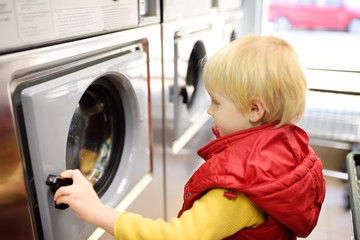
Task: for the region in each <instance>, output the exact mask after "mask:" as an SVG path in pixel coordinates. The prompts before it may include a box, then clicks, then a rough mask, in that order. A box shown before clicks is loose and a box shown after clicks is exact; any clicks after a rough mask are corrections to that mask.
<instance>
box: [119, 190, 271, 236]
mask: <svg viewBox="0 0 360 240" xmlns="http://www.w3.org/2000/svg"><path fill="white" fill-rule="evenodd" d="M225 191H227V190H226V189H220V188H217V189H212V190H210V191H209V192H208V193H206V194H205V195H204V196H203V197H202V198H200V199H199V200H197V201H195V203H194V205H193V207H192V208H191V209H190V210H188V211H185V212H184V213H183V215H182V216H181V217H180V218H173V219H172V220H171V222H170V223H167V222H165V221H163V220H152V219H148V218H143V217H141V216H140V215H138V214H134V213H129V212H124V213H122V214H121V215H120V217H119V218H118V220H117V222H116V223H115V226H114V234H115V238H116V239H121V240H125V239H154V240H159V239H187V240H189V239H223V238H225V237H227V236H231V235H233V234H234V233H236V232H238V231H239V230H241V229H243V228H251V227H256V226H258V225H259V224H261V223H263V222H264V221H265V214H264V212H263V211H262V210H261V209H260V208H259V207H257V206H256V205H255V204H254V203H253V202H251V201H250V200H249V199H248V198H246V197H245V196H244V195H243V194H238V197H237V198H236V199H235V200H234V199H228V198H226V197H224V192H225Z"/></svg>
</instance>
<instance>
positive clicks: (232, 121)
mask: <svg viewBox="0 0 360 240" xmlns="http://www.w3.org/2000/svg"><path fill="white" fill-rule="evenodd" d="M209 95H210V97H211V104H210V106H209V108H208V110H207V113H208V114H209V115H210V116H212V117H213V121H214V123H215V125H216V126H217V127H218V129H219V131H220V135H221V136H225V135H228V134H230V133H234V132H237V131H240V130H244V129H248V128H251V127H253V124H252V123H251V122H250V119H249V115H248V114H247V113H245V114H244V113H242V112H240V111H239V110H238V108H237V107H236V106H235V105H234V104H233V102H232V101H230V100H228V99H227V98H226V97H225V96H224V95H223V94H221V93H220V92H213V91H212V92H209Z"/></svg>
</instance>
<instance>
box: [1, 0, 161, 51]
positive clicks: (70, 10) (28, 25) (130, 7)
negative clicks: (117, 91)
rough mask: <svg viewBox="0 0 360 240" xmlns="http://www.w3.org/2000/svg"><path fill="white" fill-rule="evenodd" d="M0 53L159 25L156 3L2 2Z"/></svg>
mask: <svg viewBox="0 0 360 240" xmlns="http://www.w3.org/2000/svg"><path fill="white" fill-rule="evenodd" d="M0 18H1V21H0V28H1V29H2V30H3V32H6V37H2V38H1V39H0V52H10V51H16V50H18V49H25V48H29V47H34V46H40V45H43V44H51V43H54V42H60V41H63V42H64V41H68V40H70V39H75V38H84V37H89V36H93V35H99V34H104V33H106V32H113V31H119V30H123V29H129V28H133V27H137V26H139V25H148V24H152V23H160V3H159V0H140V1H134V0H122V1H113V0H108V1H103V0H93V1H90V2H89V1H82V0H75V1H74V0H63V1H57V0H37V1H11V0H4V1H2V5H1V11H0Z"/></svg>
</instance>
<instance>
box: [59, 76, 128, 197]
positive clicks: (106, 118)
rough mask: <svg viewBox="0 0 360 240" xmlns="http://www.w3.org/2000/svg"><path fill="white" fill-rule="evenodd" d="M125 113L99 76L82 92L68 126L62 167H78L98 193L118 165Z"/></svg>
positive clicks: (115, 93)
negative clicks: (64, 158)
mask: <svg viewBox="0 0 360 240" xmlns="http://www.w3.org/2000/svg"><path fill="white" fill-rule="evenodd" d="M124 138H125V113H124V108H123V104H122V100H121V96H120V95H119V92H118V91H117V90H116V87H115V86H114V85H113V84H112V83H111V81H110V79H108V78H100V79H98V80H96V81H95V82H94V83H93V84H92V85H90V86H89V87H88V89H87V90H86V91H85V93H84V94H83V95H82V97H81V99H80V101H79V103H78V105H77V107H76V109H75V111H74V114H73V118H72V120H71V124H70V127H69V133H68V139H67V149H66V168H67V169H80V171H81V173H82V174H83V175H84V176H85V177H86V178H87V179H88V180H89V181H90V182H91V183H92V184H93V186H94V189H95V190H96V192H97V193H98V195H99V196H101V195H102V194H103V193H104V192H105V191H106V189H107V188H108V187H109V185H110V184H111V181H112V180H113V178H114V176H115V173H116V170H117V168H118V166H119V164H120V160H121V155H122V150H123V145H124Z"/></svg>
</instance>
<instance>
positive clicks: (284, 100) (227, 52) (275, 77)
mask: <svg viewBox="0 0 360 240" xmlns="http://www.w3.org/2000/svg"><path fill="white" fill-rule="evenodd" d="M203 78H204V84H205V87H206V89H207V90H208V91H220V92H222V93H223V94H224V95H225V96H226V97H227V98H228V99H229V100H231V101H232V102H233V103H234V104H235V106H236V107H237V108H238V109H239V110H240V111H241V112H243V113H245V111H246V109H248V107H250V106H251V103H252V101H254V100H261V101H262V103H263V104H264V108H265V114H264V116H263V119H262V122H264V123H265V122H273V121H276V120H278V121H280V123H279V124H278V125H277V127H280V126H282V125H284V124H288V123H296V122H297V121H299V120H300V119H301V117H302V115H303V113H304V109H305V101H306V91H307V86H306V79H305V76H304V72H303V69H302V67H301V65H300V62H299V59H298V56H297V54H296V52H295V50H294V48H293V47H292V46H291V45H290V44H289V43H288V42H286V41H285V40H282V39H280V38H277V37H273V36H248V37H245V38H241V39H238V40H235V41H233V42H231V43H229V44H228V45H227V46H225V47H224V48H222V49H221V50H220V51H219V52H217V53H216V54H214V55H213V56H212V57H211V58H210V59H209V60H208V61H207V62H206V64H205V68H204V75H203Z"/></svg>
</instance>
